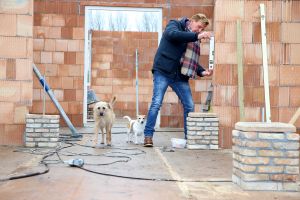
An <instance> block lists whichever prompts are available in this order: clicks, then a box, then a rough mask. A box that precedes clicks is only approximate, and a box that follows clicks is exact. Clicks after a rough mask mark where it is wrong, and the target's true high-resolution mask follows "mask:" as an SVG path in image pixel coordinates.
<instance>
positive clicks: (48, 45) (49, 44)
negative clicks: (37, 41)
mask: <svg viewBox="0 0 300 200" xmlns="http://www.w3.org/2000/svg"><path fill="white" fill-rule="evenodd" d="M44 44H45V46H44V51H55V40H54V39H45V43H44Z"/></svg>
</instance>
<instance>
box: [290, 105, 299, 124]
mask: <svg viewBox="0 0 300 200" xmlns="http://www.w3.org/2000/svg"><path fill="white" fill-rule="evenodd" d="M299 116H300V108H298V109H297V111H296V113H295V114H294V115H293V117H292V119H291V120H290V122H289V124H295V122H296V121H297V119H298V117H299Z"/></svg>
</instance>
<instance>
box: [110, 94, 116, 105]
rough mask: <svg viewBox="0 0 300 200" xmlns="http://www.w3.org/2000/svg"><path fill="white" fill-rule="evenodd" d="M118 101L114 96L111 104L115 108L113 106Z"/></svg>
mask: <svg viewBox="0 0 300 200" xmlns="http://www.w3.org/2000/svg"><path fill="white" fill-rule="evenodd" d="M116 100H117V97H116V96H114V97H113V98H112V99H111V100H110V104H111V105H112V106H113V105H114V104H115V102H116Z"/></svg>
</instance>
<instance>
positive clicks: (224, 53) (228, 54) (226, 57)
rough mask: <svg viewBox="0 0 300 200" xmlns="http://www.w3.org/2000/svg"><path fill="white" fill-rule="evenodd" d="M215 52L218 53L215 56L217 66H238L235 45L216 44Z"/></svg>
mask: <svg viewBox="0 0 300 200" xmlns="http://www.w3.org/2000/svg"><path fill="white" fill-rule="evenodd" d="M215 51H216V52H218V53H217V54H216V55H215V64H236V59H237V58H236V44H235V43H216V44H215ZM244 55H245V52H244Z"/></svg>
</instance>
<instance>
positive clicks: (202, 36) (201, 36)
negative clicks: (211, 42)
mask: <svg viewBox="0 0 300 200" xmlns="http://www.w3.org/2000/svg"><path fill="white" fill-rule="evenodd" d="M210 36H211V33H210V32H207V31H203V32H201V33H199V34H198V40H201V39H209V38H210Z"/></svg>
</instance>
